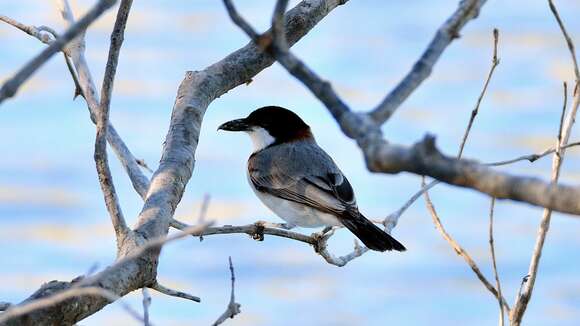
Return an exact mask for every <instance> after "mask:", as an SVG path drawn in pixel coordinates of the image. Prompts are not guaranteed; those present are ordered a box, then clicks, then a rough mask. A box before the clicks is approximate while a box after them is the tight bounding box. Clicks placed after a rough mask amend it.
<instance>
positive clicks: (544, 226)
mask: <svg viewBox="0 0 580 326" xmlns="http://www.w3.org/2000/svg"><path fill="white" fill-rule="evenodd" d="M574 97H575V99H574V102H575V103H578V99H577V98H578V97H580V92H576V94H575V95H574ZM566 104H567V88H566V83H564V104H563V108H562V116H563V115H564V112H566ZM577 111H578V105H576V104H575V105H574V107H573V108H572V110H571V111H570V112H569V113H568V116H567V117H566V120H565V121H564V120H563V119H562V118H560V126H559V128H558V129H559V133H558V137H557V142H556V152H555V153H554V156H553V159H552V176H551V181H552V183H553V184H556V183H557V182H558V179H559V177H560V168H561V166H562V162H563V160H564V151H563V150H562V147H563V146H565V145H566V144H567V142H568V139H569V138H570V134H571V132H572V126H573V125H574V121H575V119H576V113H577ZM562 124H563V125H562ZM551 218H552V210H550V209H544V211H543V213H542V220H541V222H540V226H539V229H538V236H537V238H536V243H535V245H534V251H533V254H532V258H531V261H530V266H529V269H528V278H527V281H526V282H525V284H523V288H522V289H521V291H520V293H519V294H518V296H517V297H516V302H515V304H514V310H513V311H512V313H511V316H510V317H511V318H510V319H511V321H512V324H513V325H516V326H517V325H520V324H521V321H522V318H523V316H524V314H525V312H526V308H527V306H528V302H529V301H530V299H531V297H532V292H533V290H534V285H535V283H536V276H537V273H538V267H539V265H540V259H541V257H542V250H543V248H544V242H545V241H546V236H547V234H548V230H549V229H550V221H551Z"/></svg>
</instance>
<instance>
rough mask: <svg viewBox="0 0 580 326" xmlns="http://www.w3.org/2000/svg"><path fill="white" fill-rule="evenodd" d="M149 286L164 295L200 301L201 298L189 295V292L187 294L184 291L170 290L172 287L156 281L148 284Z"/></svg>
mask: <svg viewBox="0 0 580 326" xmlns="http://www.w3.org/2000/svg"><path fill="white" fill-rule="evenodd" d="M150 288H151V289H153V290H155V291H157V292H159V293H163V294H165V295H169V296H172V297H177V298H182V299H187V300H191V301H195V302H201V299H200V298H199V297H196V296H194V295H191V294H188V293H185V292H181V291H176V290H172V289H170V288H167V287H165V286H163V285H161V284H159V283H157V282H155V284H153V285H152V286H150Z"/></svg>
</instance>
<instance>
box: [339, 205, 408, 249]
mask: <svg viewBox="0 0 580 326" xmlns="http://www.w3.org/2000/svg"><path fill="white" fill-rule="evenodd" d="M344 214H345V216H344V217H343V218H342V219H340V222H342V224H343V225H344V226H345V227H346V228H347V229H349V230H350V232H352V233H354V235H356V237H357V238H359V239H360V241H362V242H363V243H364V244H365V246H367V247H368V248H369V249H372V250H376V251H385V250H389V251H390V250H396V251H405V250H407V248H405V246H403V245H402V244H401V243H400V242H399V241H397V240H395V238H393V237H391V236H390V235H389V234H388V233H387V232H385V231H383V230H381V229H379V228H378V227H377V226H376V225H374V224H373V222H371V221H369V220H367V219H366V217H364V216H363V215H362V214H361V213H359V212H344Z"/></svg>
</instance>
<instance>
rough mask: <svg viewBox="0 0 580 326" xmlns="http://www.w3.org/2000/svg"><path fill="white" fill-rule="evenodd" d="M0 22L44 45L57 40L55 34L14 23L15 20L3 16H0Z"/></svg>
mask: <svg viewBox="0 0 580 326" xmlns="http://www.w3.org/2000/svg"><path fill="white" fill-rule="evenodd" d="M0 21H3V22H5V23H7V24H9V25H12V26H14V27H16V28H18V29H19V30H21V31H23V32H25V33H26V34H28V35H30V36H32V37H34V38H36V39H37V40H39V41H40V42H42V43H44V44H50V43H52V42H54V40H56V39H57V38H58V36H57V35H56V33H50V32H49V31H47V30H45V29H44V28H39V27H36V26H32V25H26V24H23V23H21V22H18V21H16V20H15V19H12V18H10V17H7V16H4V15H0Z"/></svg>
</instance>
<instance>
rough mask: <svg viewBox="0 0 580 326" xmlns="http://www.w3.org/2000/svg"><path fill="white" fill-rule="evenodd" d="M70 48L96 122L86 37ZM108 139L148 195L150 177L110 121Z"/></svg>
mask: <svg viewBox="0 0 580 326" xmlns="http://www.w3.org/2000/svg"><path fill="white" fill-rule="evenodd" d="M58 3H59V5H60V14H61V16H62V17H63V19H65V20H66V21H67V22H68V23H69V24H72V23H74V15H73V13H72V11H71V9H70V6H69V4H68V0H58ZM68 48H69V53H70V56H71V58H72V61H73V64H74V66H75V70H76V72H77V79H78V81H79V84H80V86H81V87H80V89H81V91H82V95H83V97H84V98H85V100H86V102H87V106H88V109H89V112H90V114H91V120H92V121H93V122H94V123H95V124H96V122H97V120H96V115H97V114H98V112H99V110H100V101H99V96H98V94H97V89H96V87H95V83H94V81H93V77H92V75H91V71H90V70H89V66H88V64H87V61H86V59H85V55H84V51H85V45H84V37H82V36H81V37H78V38H76V39H75V40H73V41H72V42H71V44H70V45H69V46H68ZM107 141H108V142H109V144H111V147H112V149H113V151H114V152H115V154H116V155H117V157H118V158H119V161H120V162H121V165H123V168H124V169H125V172H126V173H127V174H128V175H129V178H130V179H131V183H132V185H133V188H134V189H135V191H137V193H138V194H139V195H140V196H141V197H142V198H145V196H146V195H147V189H149V179H148V178H147V177H146V176H145V175H144V174H143V172H142V171H141V169H140V168H139V165H138V164H137V159H135V157H134V156H133V154H132V153H131V151H130V150H129V148H128V147H127V145H126V144H125V143H124V142H123V140H122V139H121V137H120V136H119V134H118V133H117V131H116V130H115V128H114V127H113V125H112V124H111V123H110V122H109V123H108V126H107Z"/></svg>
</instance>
